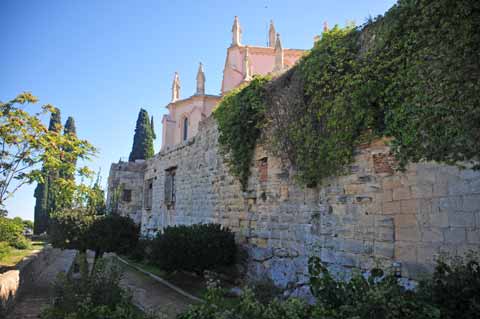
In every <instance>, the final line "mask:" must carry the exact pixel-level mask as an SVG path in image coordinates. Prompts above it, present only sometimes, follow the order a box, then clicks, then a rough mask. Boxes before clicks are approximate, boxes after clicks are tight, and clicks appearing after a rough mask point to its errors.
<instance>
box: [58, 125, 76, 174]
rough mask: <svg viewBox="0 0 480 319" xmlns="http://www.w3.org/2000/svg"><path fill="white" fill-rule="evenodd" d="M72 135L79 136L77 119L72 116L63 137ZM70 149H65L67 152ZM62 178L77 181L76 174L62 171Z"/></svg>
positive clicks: (64, 129)
mask: <svg viewBox="0 0 480 319" xmlns="http://www.w3.org/2000/svg"><path fill="white" fill-rule="evenodd" d="M68 134H71V135H73V136H77V128H76V127H75V119H74V118H73V117H71V116H69V117H68V119H67V121H66V122H65V126H64V128H63V135H68ZM70 151H71V150H70V149H65V152H70ZM71 162H72V163H73V164H76V163H77V159H76V158H74V159H72V160H71ZM60 176H61V177H62V178H64V179H70V180H74V179H75V174H74V173H69V172H65V171H62V172H60Z"/></svg>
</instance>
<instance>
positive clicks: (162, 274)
mask: <svg viewBox="0 0 480 319" xmlns="http://www.w3.org/2000/svg"><path fill="white" fill-rule="evenodd" d="M122 258H123V259H125V260H126V261H128V262H129V263H130V264H132V265H134V266H137V267H138V268H141V269H143V270H145V271H148V272H149V273H152V274H154V275H157V276H158V277H160V278H163V279H168V277H169V274H168V273H167V272H166V271H164V270H162V269H160V268H158V267H157V266H155V265H152V264H150V263H145V262H141V261H136V260H133V259H131V258H128V257H125V256H122Z"/></svg>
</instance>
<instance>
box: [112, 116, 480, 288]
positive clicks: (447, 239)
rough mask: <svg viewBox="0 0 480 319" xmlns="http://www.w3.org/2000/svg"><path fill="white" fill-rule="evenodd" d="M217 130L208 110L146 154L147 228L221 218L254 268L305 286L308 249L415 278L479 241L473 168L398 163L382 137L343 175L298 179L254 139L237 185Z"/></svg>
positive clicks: (342, 264)
mask: <svg viewBox="0 0 480 319" xmlns="http://www.w3.org/2000/svg"><path fill="white" fill-rule="evenodd" d="M217 137H218V131H217V127H216V124H215V122H214V120H213V119H212V118H208V119H206V120H205V121H203V122H202V123H201V127H200V132H199V134H198V135H197V136H195V137H194V138H192V139H190V140H188V141H187V142H185V143H183V144H180V145H178V146H177V147H175V148H174V149H172V150H169V151H165V152H160V153H158V154H157V155H156V156H155V158H153V159H151V160H149V161H147V162H146V165H145V175H144V180H145V181H151V182H152V191H151V193H152V194H151V195H152V208H151V209H148V210H145V209H144V210H143V213H142V218H141V219H142V220H141V223H142V232H143V233H144V234H145V235H151V234H153V233H155V232H156V231H158V230H160V229H162V228H163V227H166V226H168V225H175V224H194V223H205V222H216V223H221V224H222V225H224V226H228V227H230V228H231V229H232V230H234V231H235V232H236V234H237V238H238V241H239V242H240V243H242V244H244V245H245V247H246V248H247V249H248V250H249V253H250V254H249V255H250V257H249V258H250V262H249V274H250V275H251V276H252V277H253V278H265V276H268V277H269V278H272V279H273V280H274V282H275V283H276V284H277V285H279V286H281V287H283V288H288V289H289V290H290V291H292V292H293V293H301V292H302V289H306V287H304V283H305V282H306V279H307V278H306V274H307V261H308V257H309V256H311V255H317V256H320V257H321V259H322V260H323V261H324V262H326V263H328V264H329V266H330V267H331V269H334V270H339V271H345V270H349V269H351V268H353V267H358V268H361V269H365V270H367V269H369V268H371V267H373V266H375V265H379V266H381V267H391V265H392V263H393V262H399V263H401V267H402V268H401V270H402V275H403V276H404V277H408V278H418V276H419V275H420V274H422V273H423V272H424V271H429V270H431V269H432V266H433V261H434V258H435V257H436V256H437V255H438V254H439V253H441V252H447V253H453V254H461V253H464V252H465V251H467V250H469V249H478V248H479V247H480V246H479V245H480V173H479V172H474V171H471V170H459V169H457V168H455V167H451V166H445V165H439V164H435V163H425V164H417V165H410V166H409V167H408V169H407V170H406V171H405V172H403V173H399V172H395V171H394V170H393V168H392V165H393V163H394V160H393V158H392V156H391V154H390V153H389V148H388V147H387V146H386V143H385V141H383V140H379V141H376V142H374V143H372V144H370V145H365V146H363V147H361V148H359V149H358V150H357V154H356V156H355V162H354V164H353V165H351V167H350V173H349V174H348V175H345V176H341V177H336V178H331V179H329V180H325V181H324V183H323V184H322V185H321V186H319V187H317V188H302V187H299V186H298V185H297V184H296V182H295V180H294V177H293V172H292V170H291V169H290V168H289V167H288V166H285V165H283V164H282V163H281V162H280V160H279V159H278V158H275V157H273V156H271V155H269V154H268V153H267V152H266V151H265V150H264V149H263V148H262V147H261V146H259V147H257V149H256V152H255V158H254V161H253V163H252V169H251V172H252V176H251V178H250V180H249V186H248V191H247V192H242V191H241V188H240V184H239V182H238V181H237V180H236V178H234V177H233V176H231V175H230V174H229V173H228V169H227V167H226V165H225V163H224V162H223V160H222V157H221V156H220V155H219V151H218V144H217ZM115 165H117V164H115ZM118 165H120V164H118ZM122 165H123V164H122ZM172 169H173V170H174V171H175V182H174V183H175V204H174V206H172V205H169V206H168V207H167V205H166V203H165V201H164V196H165V179H166V175H167V171H168V172H171V170H172ZM124 174H126V173H122V176H124ZM117 176H119V175H117ZM122 178H123V177H122ZM114 180H115V178H112V176H111V179H110V182H113V181H114ZM135 185H137V186H139V185H140V182H138V181H137V180H136V179H135ZM134 188H135V187H134ZM141 203H142V201H141V200H140V201H139V202H138V203H137V204H136V207H138V208H140V207H141Z"/></svg>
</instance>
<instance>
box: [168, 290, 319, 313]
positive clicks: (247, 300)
mask: <svg viewBox="0 0 480 319" xmlns="http://www.w3.org/2000/svg"><path fill="white" fill-rule="evenodd" d="M222 295H223V291H222V290H221V289H218V288H214V289H209V291H208V292H207V293H206V296H205V301H206V302H205V303H203V304H200V305H196V306H193V307H191V308H190V309H189V310H188V311H186V312H185V313H183V314H181V315H179V316H178V317H177V319H223V318H228V319H252V318H255V319H310V318H314V317H311V316H310V313H311V307H310V306H309V305H308V304H307V303H305V302H304V301H301V300H298V299H293V298H292V299H288V300H286V301H284V302H281V301H279V300H274V301H272V302H271V303H268V304H263V303H261V302H260V301H258V300H257V299H256V297H255V294H254V293H253V292H252V291H251V290H248V289H247V290H246V291H245V292H244V294H243V295H242V297H241V298H239V299H238V300H233V301H229V300H226V299H225V298H224V297H223V296H222ZM316 318H320V317H316ZM325 319H327V318H325Z"/></svg>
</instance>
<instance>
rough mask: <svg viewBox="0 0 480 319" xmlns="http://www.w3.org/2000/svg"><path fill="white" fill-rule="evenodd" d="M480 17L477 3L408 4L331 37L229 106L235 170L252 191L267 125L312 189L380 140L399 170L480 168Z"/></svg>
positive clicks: (408, 0)
mask: <svg viewBox="0 0 480 319" xmlns="http://www.w3.org/2000/svg"><path fill="white" fill-rule="evenodd" d="M479 12H480V2H478V1H476V0H460V1H456V0H439V1H433V2H432V1H429V0H400V1H398V3H397V4H396V5H395V6H393V7H392V8H391V9H390V10H389V11H388V12H387V13H386V14H385V16H384V17H379V18H377V19H375V20H371V21H369V22H368V23H366V24H365V25H364V26H363V27H361V28H353V27H346V28H344V29H341V28H339V27H338V26H336V27H334V28H333V29H332V30H330V31H327V32H324V33H323V34H322V38H321V40H320V41H317V42H316V44H315V46H314V48H313V49H312V50H311V52H310V53H309V54H307V55H306V56H305V57H304V58H302V59H301V60H300V61H299V63H298V64H297V65H296V66H295V67H293V68H292V69H291V70H290V71H288V72H286V73H285V74H283V75H281V76H280V77H279V78H277V79H274V80H273V81H271V83H268V84H267V85H266V86H263V87H266V93H265V90H263V89H262V90H254V89H252V88H249V86H246V87H244V88H240V89H237V90H236V91H234V92H233V93H232V94H230V95H228V96H226V97H225V98H224V100H223V101H222V102H221V104H220V106H219V109H218V111H217V112H218V113H219V114H218V115H217V116H216V118H217V121H218V122H219V129H220V133H221V136H220V144H221V145H223V146H224V148H225V149H226V150H227V153H228V154H229V155H230V158H229V160H230V162H231V163H232V164H233V168H234V169H233V172H234V173H235V175H237V176H239V177H240V179H241V181H242V184H243V185H245V183H246V180H247V178H248V167H249V165H250V161H251V154H252V153H253V147H254V145H255V142H256V140H257V138H258V136H260V132H259V131H258V130H259V127H263V126H264V125H263V124H264V123H268V125H267V126H266V129H267V130H268V134H265V136H266V137H267V138H268V140H266V141H265V142H266V143H265V146H267V147H268V148H269V149H270V151H272V152H273V153H274V154H275V155H279V156H280V157H282V158H286V159H288V160H289V161H290V163H292V164H293V166H294V167H295V168H296V171H297V177H298V179H299V181H300V182H301V183H302V184H304V185H307V186H314V185H316V184H318V183H320V182H321V181H322V180H323V179H324V178H325V177H329V176H335V175H340V174H343V173H346V172H348V169H349V164H351V163H352V161H353V159H354V154H355V149H356V147H358V146H359V145H360V144H364V143H367V142H369V141H371V140H372V139H373V138H377V137H381V136H389V137H391V146H392V151H393V153H394V155H395V156H396V158H397V160H398V164H399V166H398V168H400V169H403V168H404V167H405V166H406V165H407V164H408V163H412V162H420V161H431V160H434V161H437V162H443V163H447V164H457V165H465V164H467V163H469V164H471V165H472V166H473V167H474V168H480V167H479V165H478V161H479V160H480V143H478V140H479V137H480V125H479V124H478V123H480V107H479V106H480V93H479V92H480V63H478V52H479V51H480V33H479V32H477V30H479V29H480V19H479V16H480V13H479ZM244 95H246V96H247V97H246V98H245V99H242V97H244ZM265 96H266V99H264V98H265ZM265 100H266V102H265V103H264V101H265ZM252 105H253V107H251V106H252ZM256 105H261V107H259V108H258V110H260V112H257V111H256V110H257V108H255V106H256ZM265 105H266V106H265ZM251 108H252V109H253V110H252V109H251ZM264 109H266V114H264ZM244 110H245V112H242V111H244ZM251 116H253V120H252V118H251ZM257 116H258V117H257Z"/></svg>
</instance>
